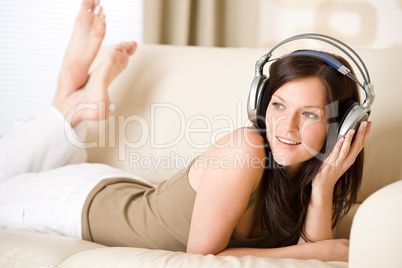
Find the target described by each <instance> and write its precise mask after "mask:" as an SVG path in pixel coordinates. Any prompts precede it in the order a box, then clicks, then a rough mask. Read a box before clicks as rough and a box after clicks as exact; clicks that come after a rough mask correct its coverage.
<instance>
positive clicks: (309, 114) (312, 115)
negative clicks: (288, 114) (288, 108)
mask: <svg viewBox="0 0 402 268" xmlns="http://www.w3.org/2000/svg"><path fill="white" fill-rule="evenodd" d="M304 115H305V116H306V117H308V118H313V119H318V115H316V114H313V113H309V112H304Z"/></svg>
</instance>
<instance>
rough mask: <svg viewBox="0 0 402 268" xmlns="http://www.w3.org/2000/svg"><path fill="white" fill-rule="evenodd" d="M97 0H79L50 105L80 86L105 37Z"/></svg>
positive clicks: (103, 18) (103, 21) (104, 26)
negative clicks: (54, 94) (56, 90)
mask: <svg viewBox="0 0 402 268" xmlns="http://www.w3.org/2000/svg"><path fill="white" fill-rule="evenodd" d="M98 5H99V0H83V2H82V4H81V9H80V11H79V13H78V16H77V18H76V20H75V25H74V31H73V35H72V37H71V40H70V43H69V45H68V47H67V50H66V53H65V55H64V60H63V64H62V67H61V70H60V74H59V79H58V92H57V93H56V96H55V100H54V104H56V103H57V102H59V100H60V99H63V98H64V97H66V96H67V95H69V94H70V93H71V92H73V91H74V90H77V89H79V88H81V87H82V86H83V85H84V84H85V83H86V82H87V80H88V70H89V67H90V65H91V64H92V62H93V60H94V58H95V56H96V54H97V53H98V50H99V48H100V45H101V43H102V40H103V38H104V36H105V29H106V23H105V15H104V14H103V13H102V7H101V6H99V7H98V11H97V13H95V9H96V7H97V6H98Z"/></svg>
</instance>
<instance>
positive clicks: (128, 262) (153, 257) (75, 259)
mask: <svg viewBox="0 0 402 268" xmlns="http://www.w3.org/2000/svg"><path fill="white" fill-rule="evenodd" d="M62 267H64V268H67V267H71V268H87V267H97V268H102V267H105V268H106V267H107V268H109V267H152V268H158V267H161V268H162V267H163V268H166V267H209V268H214V267H216V268H225V267H228V268H237V267H238V268H241V267H272V268H276V267H297V268H302V267H305V268H314V267H320V268H335V267H337V268H344V267H347V263H346V262H322V261H318V260H296V259H271V258H261V257H253V256H245V257H233V256H214V255H207V256H203V255H193V254H187V253H183V252H171V251H163V250H149V249H142V248H118V247H116V248H101V249H94V250H88V251H85V252H81V253H78V254H76V255H74V256H72V257H70V258H69V259H68V260H66V261H65V262H63V264H62Z"/></svg>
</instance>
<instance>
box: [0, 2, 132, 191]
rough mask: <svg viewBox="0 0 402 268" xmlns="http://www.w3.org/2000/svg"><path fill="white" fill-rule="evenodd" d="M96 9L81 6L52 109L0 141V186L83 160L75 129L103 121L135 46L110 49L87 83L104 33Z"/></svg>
mask: <svg viewBox="0 0 402 268" xmlns="http://www.w3.org/2000/svg"><path fill="white" fill-rule="evenodd" d="M98 4H99V1H98V0H84V1H83V3H82V6H81V10H80V12H79V14H78V16H77V19H76V23H75V27H74V33H73V36H72V38H71V41H70V44H69V46H68V48H67V52H66V54H65V57H64V60H63V67H62V69H61V72H60V75H59V83H58V88H57V91H56V94H55V97H54V100H53V106H54V107H52V108H51V109H50V111H48V112H47V113H44V114H40V115H38V116H36V117H34V118H33V119H31V120H29V121H28V122H26V123H25V124H24V125H23V126H21V127H20V128H18V129H17V130H16V131H14V132H13V133H10V134H9V135H7V136H6V137H4V138H2V139H0V183H1V181H4V180H6V179H9V178H12V177H14V176H16V175H18V174H22V173H26V172H40V171H44V170H48V169H52V168H56V167H60V166H63V165H67V164H73V163H81V162H84V161H85V160H86V153H85V150H84V149H83V148H80V147H82V146H81V145H82V143H81V142H79V141H83V140H84V138H85V127H84V126H83V125H82V124H81V125H80V126H77V125H78V124H79V123H80V122H81V121H82V120H86V119H88V120H101V119H105V118H106V117H107V116H108V114H107V112H108V109H107V105H109V97H108V94H107V91H106V89H107V87H108V86H109V84H110V83H111V81H112V80H113V79H114V78H115V77H116V76H117V75H118V74H119V73H120V72H121V71H122V70H123V69H124V68H125V67H126V65H127V62H128V57H129V56H130V55H131V54H132V53H133V52H134V50H135V48H136V43H134V42H130V43H122V44H120V45H117V46H115V47H114V48H113V49H112V51H111V52H110V53H109V55H108V56H107V57H106V59H105V60H104V62H103V63H102V64H101V66H100V67H98V68H97V69H96V70H95V71H94V72H93V74H91V79H89V80H88V69H89V66H90V65H91V63H92V61H93V59H94V57H95V56H96V54H97V52H98V49H99V46H100V44H101V42H102V39H103V36H104V33H105V22H104V14H103V13H102V9H101V7H100V8H99V11H98V13H96V14H95V12H94V10H95V8H96V6H97V5H98ZM87 80H88V82H87ZM55 108H56V109H55ZM65 119H66V120H65ZM71 126H72V127H74V130H73V129H72V128H71Z"/></svg>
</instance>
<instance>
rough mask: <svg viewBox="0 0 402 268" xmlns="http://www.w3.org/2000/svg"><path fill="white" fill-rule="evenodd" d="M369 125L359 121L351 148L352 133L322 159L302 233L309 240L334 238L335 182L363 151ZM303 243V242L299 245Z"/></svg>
mask: <svg viewBox="0 0 402 268" xmlns="http://www.w3.org/2000/svg"><path fill="white" fill-rule="evenodd" d="M370 127H371V122H369V123H367V122H363V123H362V124H361V125H360V127H359V129H358V132H357V134H356V137H355V140H354V142H353V144H352V145H351V141H352V137H353V134H354V130H350V131H349V132H348V134H347V136H346V137H345V138H342V139H340V140H339V141H338V142H337V144H336V145H335V148H334V150H333V152H332V153H331V155H330V156H329V157H328V159H326V160H325V162H324V164H323V167H322V169H321V171H320V172H319V173H318V174H317V176H316V177H315V178H314V179H313V182H312V190H311V198H310V203H309V206H308V210H307V215H306V220H305V223H304V230H305V232H306V234H307V237H308V238H309V239H311V240H312V241H319V240H325V239H331V238H334V234H335V232H334V230H332V213H333V200H332V197H333V190H334V187H335V184H336V182H337V181H338V179H339V178H340V177H341V176H342V174H343V173H345V172H346V170H348V169H349V167H350V166H351V165H352V164H353V163H354V161H355V159H356V157H357V155H358V154H359V153H360V151H361V150H362V149H363V147H364V145H365V144H366V141H367V136H368V133H369V132H370ZM302 242H305V241H304V240H303V239H300V240H299V243H302Z"/></svg>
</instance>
